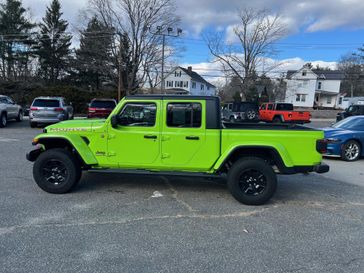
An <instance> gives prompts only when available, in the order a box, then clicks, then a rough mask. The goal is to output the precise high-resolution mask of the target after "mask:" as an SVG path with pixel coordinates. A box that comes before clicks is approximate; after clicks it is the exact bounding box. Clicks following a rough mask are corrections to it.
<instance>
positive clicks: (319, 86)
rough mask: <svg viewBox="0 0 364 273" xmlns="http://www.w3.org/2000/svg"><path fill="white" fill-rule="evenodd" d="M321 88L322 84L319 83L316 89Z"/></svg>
mask: <svg viewBox="0 0 364 273" xmlns="http://www.w3.org/2000/svg"><path fill="white" fill-rule="evenodd" d="M321 87H322V82H319V83H318V86H317V89H318V90H321Z"/></svg>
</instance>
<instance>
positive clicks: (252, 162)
mask: <svg viewBox="0 0 364 273" xmlns="http://www.w3.org/2000/svg"><path fill="white" fill-rule="evenodd" d="M227 184H228V188H229V191H230V193H231V194H232V196H233V197H234V198H235V199H236V200H238V201H239V202H241V203H243V204H245V205H262V204H264V203H266V202H267V201H268V200H269V199H270V198H271V197H272V196H273V195H274V193H275V191H276V189H277V176H276V174H275V172H274V170H273V168H272V167H271V166H270V165H269V164H268V163H267V162H266V161H264V160H263V159H261V158H255V157H247V158H242V159H240V160H239V161H237V162H236V163H234V165H233V166H232V167H231V169H230V170H229V173H228V182H227Z"/></svg>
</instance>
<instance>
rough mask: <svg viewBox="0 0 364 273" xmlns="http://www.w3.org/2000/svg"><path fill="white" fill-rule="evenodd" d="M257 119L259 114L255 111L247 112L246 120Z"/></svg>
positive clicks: (249, 110)
mask: <svg viewBox="0 0 364 273" xmlns="http://www.w3.org/2000/svg"><path fill="white" fill-rule="evenodd" d="M256 118H257V112H256V111H255V110H254V109H248V110H247V111H246V119H247V120H254V119H256Z"/></svg>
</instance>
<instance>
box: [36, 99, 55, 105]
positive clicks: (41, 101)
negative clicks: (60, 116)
mask: <svg viewBox="0 0 364 273" xmlns="http://www.w3.org/2000/svg"><path fill="white" fill-rule="evenodd" d="M32 106H34V107H59V100H45V99H36V100H34V102H33V104H32Z"/></svg>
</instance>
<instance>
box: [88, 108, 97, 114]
mask: <svg viewBox="0 0 364 273" xmlns="http://www.w3.org/2000/svg"><path fill="white" fill-rule="evenodd" d="M88 111H89V112H90V113H95V112H96V108H88Z"/></svg>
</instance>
